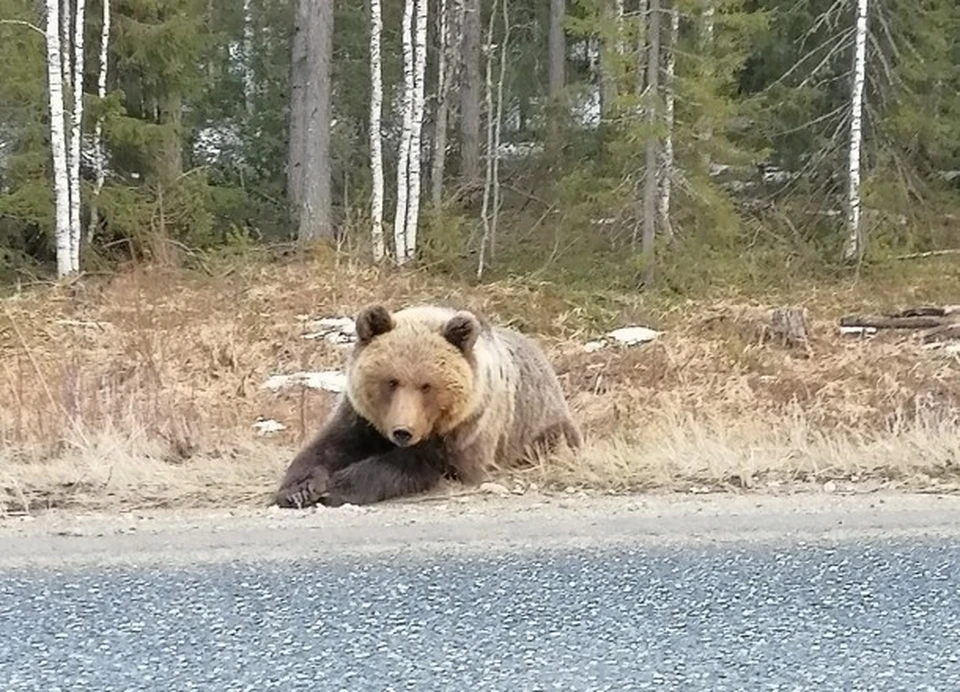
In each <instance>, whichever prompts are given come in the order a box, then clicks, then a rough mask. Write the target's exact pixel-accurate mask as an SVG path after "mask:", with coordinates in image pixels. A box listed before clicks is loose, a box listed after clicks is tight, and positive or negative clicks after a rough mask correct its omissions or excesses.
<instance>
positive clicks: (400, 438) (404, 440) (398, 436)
mask: <svg viewBox="0 0 960 692" xmlns="http://www.w3.org/2000/svg"><path fill="white" fill-rule="evenodd" d="M390 437H392V438H393V441H394V443H395V444H396V445H398V446H400V447H406V446H407V445H409V444H410V443H411V442H412V441H413V432H411V430H410V428H394V429H393V432H392V433H390Z"/></svg>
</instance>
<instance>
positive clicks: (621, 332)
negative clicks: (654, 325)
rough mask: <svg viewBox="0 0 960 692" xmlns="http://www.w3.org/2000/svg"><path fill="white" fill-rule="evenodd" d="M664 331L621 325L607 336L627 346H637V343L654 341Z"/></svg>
mask: <svg viewBox="0 0 960 692" xmlns="http://www.w3.org/2000/svg"><path fill="white" fill-rule="evenodd" d="M662 333H663V332H658V331H656V330H655V329H650V328H649V327H621V328H620V329H614V330H613V331H612V332H609V333H608V334H607V336H608V337H610V338H611V339H614V340H615V341H619V342H620V343H621V344H624V345H626V346H635V345H636V344H644V343H647V342H648V341H653V340H654V339H656V338H657V337H658V336H660V335H661V334H662Z"/></svg>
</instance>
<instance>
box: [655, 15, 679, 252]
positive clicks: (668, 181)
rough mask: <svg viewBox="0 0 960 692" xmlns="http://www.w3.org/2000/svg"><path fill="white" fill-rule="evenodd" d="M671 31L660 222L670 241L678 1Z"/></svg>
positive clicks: (665, 78) (668, 50) (668, 54)
mask: <svg viewBox="0 0 960 692" xmlns="http://www.w3.org/2000/svg"><path fill="white" fill-rule="evenodd" d="M669 14H670V31H669V33H668V34H667V45H666V54H667V64H666V66H665V67H664V85H663V86H664V113H663V117H664V120H665V121H666V131H667V133H666V136H665V138H664V142H663V180H662V182H661V186H660V221H661V222H662V223H663V234H664V236H665V237H666V238H667V240H670V239H672V238H673V224H672V223H671V220H670V193H671V185H672V182H673V181H672V178H673V126H674V102H675V101H676V70H677V52H676V46H677V36H678V35H679V33H680V12H679V11H678V10H677V7H676V0H674V1H673V4H672V6H671V7H670V13H669Z"/></svg>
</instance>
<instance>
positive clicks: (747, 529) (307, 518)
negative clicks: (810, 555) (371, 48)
mask: <svg viewBox="0 0 960 692" xmlns="http://www.w3.org/2000/svg"><path fill="white" fill-rule="evenodd" d="M896 535H901V536H902V535H918V536H920V535H928V536H929V535H934V536H936V535H940V536H957V535H960V497H958V496H954V495H931V494H914V495H907V494H893V493H891V494H882V493H872V494H858V495H848V496H842V495H829V494H797V495H789V496H763V495H741V496H734V495H720V494H717V495H699V496H689V495H646V496H639V495H636V496H556V495H553V496H551V495H545V494H527V495H523V496H505V497H504V496H490V495H479V496H478V495H474V496H467V497H459V498H435V499H433V500H432V501H423V500H421V501H419V502H418V501H408V502H394V503H385V504H381V505H379V506H372V507H363V508H360V507H351V506H345V507H341V508H337V509H325V508H319V509H310V510H299V511H298V510H278V509H276V508H265V509H237V510H218V511H211V510H156V511H149V512H136V513H130V514H114V515H108V514H78V513H76V512H58V511H52V512H49V513H45V514H42V515H39V516H36V517H7V518H5V519H2V520H0V545H2V550H0V569H10V568H18V567H30V566H48V567H66V566H71V565H72V566H82V565H106V564H128V565H148V564H160V565H164V564H174V563H176V564H181V565H189V564H200V563H209V562H219V561H259V560H298V559H308V558H309V559H337V558H338V557H342V556H350V555H353V556H360V557H362V556H369V555H372V554H378V553H394V554H399V555H402V556H403V557H404V558H415V557H417V556H420V555H429V554H430V553H431V552H435V551H447V552H461V553H462V552H468V551H480V552H497V551H500V552H502V551H516V550H524V549H537V548H549V547H565V548H571V547H578V546H582V547H588V546H593V547H597V546H605V545H611V544H618V543H619V544H623V543H633V544H649V545H664V544H667V545H669V544H685V543H686V544H688V543H691V542H704V541H706V542H713V543H716V542H730V541H747V542H757V543H760V542H769V541H784V540H793V541H796V540H801V541H810V540H817V539H833V540H842V539H856V538H857V537H860V536H864V537H869V536H896Z"/></svg>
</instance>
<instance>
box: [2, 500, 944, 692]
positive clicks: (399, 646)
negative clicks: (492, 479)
mask: <svg viewBox="0 0 960 692" xmlns="http://www.w3.org/2000/svg"><path fill="white" fill-rule="evenodd" d="M626 502H627V501H622V500H621V501H611V502H609V503H607V504H603V503H598V502H593V501H590V502H587V501H584V503H583V504H582V505H579V506H578V505H577V504H576V503H575V502H574V503H568V504H566V505H562V504H557V503H556V502H546V503H541V504H539V505H538V504H536V503H533V504H531V503H529V502H527V503H526V505H519V506H515V505H509V501H508V500H498V501H497V502H494V503H492V504H483V505H477V506H472V507H467V508H463V507H460V508H456V507H454V508H451V507H449V506H446V507H413V506H407V507H403V506H397V505H395V506H393V507H387V508H383V509H379V510H371V511H365V512H356V513H350V512H349V511H348V512H341V513H339V514H333V513H334V512H337V511H338V510H321V511H319V512H313V513H293V514H289V515H283V516H277V515H273V514H266V515H263V516H246V517H242V516H241V517H230V516H227V515H221V516H218V517H215V518H209V517H199V516H198V517H193V518H190V519H183V518H177V519H175V520H169V521H167V523H163V521H162V520H156V519H144V520H140V521H139V522H138V523H135V525H134V526H132V527H131V526H130V525H128V524H124V523H122V522H121V523H118V522H117V521H116V520H113V519H109V518H108V519H103V518H101V519H98V520H95V521H91V522H89V523H88V524H84V523H83V522H78V521H76V520H69V519H64V524H63V526H70V527H71V529H70V530H69V531H67V530H63V526H60V525H56V524H55V523H48V524H46V525H44V526H40V527H35V526H25V527H24V526H8V527H6V529H4V530H0V540H2V541H3V542H2V543H0V545H3V546H4V547H5V548H6V551H4V553H3V555H5V557H6V560H4V558H3V556H0V690H11V691H13V690H44V691H45V692H46V691H50V690H58V689H60V690H165V691H172V690H178V691H179V690H197V689H204V690H265V689H274V688H283V689H310V690H318V689H319V690H327V689H330V690H368V689H369V690H458V691H460V690H471V691H474V690H511V691H513V690H552V689H558V690H560V689H562V690H632V689H654V688H656V689H676V690H711V691H720V690H945V691H946V690H958V689H960V530H958V525H957V524H958V519H960V513H958V511H957V510H958V509H960V504H958V503H957V502H956V501H955V500H949V501H947V502H944V503H941V504H939V505H938V504H937V501H936V500H934V499H933V498H929V497H928V498H914V499H911V500H909V502H905V501H901V500H898V499H896V498H892V499H888V500H886V502H885V504H883V505H878V504H876V502H875V501H870V500H863V499H849V501H848V503H847V504H844V501H843V500H842V499H841V498H835V499H831V500H829V501H825V500H822V499H821V500H818V499H816V498H814V500H811V501H806V502H808V504H807V505H804V502H805V501H792V502H793V504H790V503H789V502H787V503H781V505H780V506H778V504H777V502H776V501H771V502H769V503H766V504H764V505H763V506H762V507H759V508H758V507H757V506H755V505H752V504H750V503H749V502H746V503H744V502H742V501H731V502H729V503H727V504H724V501H722V500H704V501H701V503H700V505H696V504H695V503H692V502H691V503H688V504H686V505H682V504H681V505H676V504H674V505H670V504H668V503H665V504H662V505H661V506H656V503H654V505H653V506H651V505H650V504H649V503H640V504H636V505H633V506H628V505H627V504H626ZM737 502H740V504H737ZM498 503H499V504H498ZM591 503H592V504H591ZM711 503H713V504H711ZM151 521H152V522H154V523H151ZM98 522H99V523H98ZM110 527H112V528H110ZM470 527H473V528H474V531H473V532H472V533H471V531H470ZM495 527H500V528H499V533H498V530H497V529H496V528H495ZM444 536H445V537H446V540H442V538H443V537H444ZM430 539H436V540H430ZM31 550H35V551H36V552H30V551H31ZM226 555H232V556H233V557H231V558H229V559H228V558H227V557H224V556H226ZM178 556H179V559H177V558H178Z"/></svg>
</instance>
